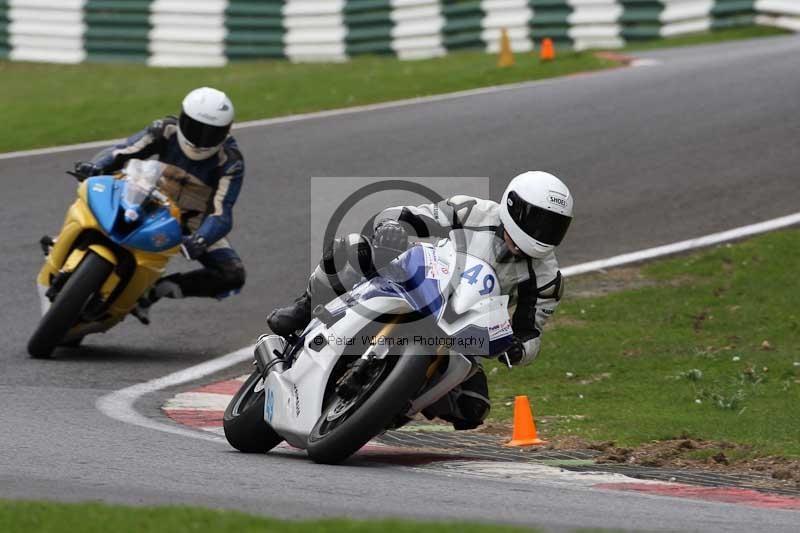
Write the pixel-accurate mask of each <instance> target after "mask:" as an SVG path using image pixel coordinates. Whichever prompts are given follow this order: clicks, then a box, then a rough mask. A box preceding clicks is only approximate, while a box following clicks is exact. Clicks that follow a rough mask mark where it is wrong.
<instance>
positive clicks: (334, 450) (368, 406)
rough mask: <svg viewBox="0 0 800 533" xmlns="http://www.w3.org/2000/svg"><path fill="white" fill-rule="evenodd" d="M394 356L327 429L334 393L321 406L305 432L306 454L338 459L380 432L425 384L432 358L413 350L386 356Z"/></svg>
mask: <svg viewBox="0 0 800 533" xmlns="http://www.w3.org/2000/svg"><path fill="white" fill-rule="evenodd" d="M388 358H394V359H396V362H395V364H394V366H393V367H391V368H390V369H388V375H387V376H386V377H385V379H384V380H383V381H382V382H381V383H379V384H378V385H377V388H375V390H374V392H372V394H370V395H369V397H367V398H366V399H365V400H364V401H363V403H362V404H361V405H360V406H357V407H356V410H355V411H354V412H353V413H352V414H351V415H349V416H348V417H347V418H346V419H345V420H344V421H342V422H341V423H339V424H337V425H336V426H335V427H333V428H332V429H326V422H327V421H328V419H327V416H328V412H329V411H330V409H331V405H332V404H335V403H336V399H337V397H334V399H333V401H332V402H328V406H327V407H326V408H325V409H323V412H322V416H320V418H319V420H318V421H317V423H316V424H315V425H314V428H313V429H312V430H311V433H310V434H309V436H308V449H307V451H308V455H309V457H311V459H312V460H313V461H314V462H316V463H323V464H337V463H341V462H342V461H344V460H345V459H347V458H348V457H350V456H351V455H353V454H354V453H355V452H357V451H358V450H359V449H360V448H361V447H362V446H364V445H365V444H366V443H367V442H369V440H370V439H372V438H373V437H375V436H376V435H378V434H380V433H381V432H383V431H384V430H385V429H386V428H387V427H388V426H389V425H390V424H391V423H392V421H394V420H395V418H396V417H397V415H398V414H400V413H402V412H403V410H404V409H407V408H408V406H409V403H410V400H411V398H412V397H413V395H414V394H416V393H417V392H418V391H419V389H420V388H421V387H422V386H423V385H424V384H425V380H426V379H427V376H426V372H427V370H428V366H429V365H430V363H431V358H430V357H428V356H424V355H417V354H413V353H408V354H402V355H399V356H398V355H395V356H391V355H390V356H388Z"/></svg>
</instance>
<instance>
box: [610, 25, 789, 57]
mask: <svg viewBox="0 0 800 533" xmlns="http://www.w3.org/2000/svg"><path fill="white" fill-rule="evenodd" d="M790 33H792V32H790V31H789V30H784V29H782V28H774V27H772V26H744V27H742V28H726V29H720V30H709V31H704V32H698V33H691V34H688V35H682V36H680V37H669V38H666V39H652V40H647V41H639V42H636V41H634V42H632V43H631V44H629V45H627V46H626V47H625V48H624V50H625V51H627V52H637V51H640V50H656V49H659V48H673V47H678V46H693V45H697V44H712V43H721V42H724V41H735V40H741V39H756V38H760V37H774V36H776V35H786V34H790Z"/></svg>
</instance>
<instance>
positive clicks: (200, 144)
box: [178, 87, 233, 161]
mask: <svg viewBox="0 0 800 533" xmlns="http://www.w3.org/2000/svg"><path fill="white" fill-rule="evenodd" d="M231 124H233V103H231V101H230V99H229V98H228V97H227V96H226V95H225V93H223V92H222V91H218V90H216V89H212V88H210V87H201V88H199V89H195V90H194V91H192V92H190V93H189V94H187V95H186V98H184V99H183V105H182V107H181V116H180V119H178V144H179V145H180V147H181V150H182V151H183V153H184V154H185V155H186V157H188V158H189V159H191V160H193V161H202V160H203V159H208V158H209V157H211V156H213V155H214V154H216V153H217V152H218V151H219V148H220V146H222V143H223V142H224V141H225V138H226V137H227V136H228V132H229V131H230V129H231Z"/></svg>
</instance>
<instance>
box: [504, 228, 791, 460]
mask: <svg viewBox="0 0 800 533" xmlns="http://www.w3.org/2000/svg"><path fill="white" fill-rule="evenodd" d="M799 271H800V230H797V229H791V230H786V231H781V232H777V233H772V234H768V235H764V236H760V237H757V238H754V239H752V240H748V241H745V242H741V243H737V244H727V245H722V246H719V247H716V248H713V249H711V250H707V251H702V252H698V253H695V254H692V255H688V256H682V257H676V258H672V259H668V260H663V261H659V262H656V263H653V264H650V265H647V266H644V267H642V268H629V269H626V270H625V275H624V276H622V277H620V276H619V275H618V274H617V276H618V277H617V278H616V279H612V278H613V276H614V275H615V274H613V272H609V273H608V274H605V275H599V276H596V280H595V281H596V283H594V284H592V283H588V284H587V283H586V281H583V280H581V279H580V278H577V279H574V280H567V296H566V297H565V299H564V301H563V302H562V306H561V308H560V309H559V311H558V313H556V316H555V317H554V320H553V324H552V328H550V329H551V331H548V332H547V333H546V334H545V336H544V341H543V342H544V345H543V348H542V355H541V356H540V359H539V360H538V361H536V363H534V364H533V365H531V366H529V367H525V368H520V369H514V370H512V371H508V370H506V369H504V368H503V367H501V366H499V365H495V366H494V367H493V368H491V369H490V370H489V372H490V377H489V379H490V386H491V388H492V393H493V404H494V409H493V413H492V416H493V417H494V419H495V420H499V421H508V420H509V419H510V417H511V407H510V405H511V402H512V400H513V395H514V394H528V395H529V396H530V397H531V400H532V403H533V406H534V410H535V412H536V415H537V420H538V421H539V422H540V429H542V430H543V432H544V433H545V434H546V436H549V437H556V438H565V437H570V436H574V437H579V438H581V439H586V440H588V441H593V442H599V441H607V440H609V441H616V442H617V443H618V444H620V445H624V446H636V445H643V444H648V443H651V442H652V441H654V440H659V441H661V440H668V439H679V438H684V439H685V438H694V439H704V440H705V439H707V440H709V441H716V442H722V443H723V444H722V446H723V447H726V446H728V444H725V443H736V444H738V445H743V446H744V448H738V451H737V452H736V453H738V454H742V455H747V456H748V457H759V456H767V455H782V456H786V457H794V458H800V423H798V406H799V405H800V352H799V351H798V347H800V311H799V310H798V307H797V295H798V292H797V278H796V276H797V272H799ZM570 284H572V285H573V287H574V286H576V285H578V286H579V285H584V286H592V285H594V286H600V285H603V284H605V285H609V284H610V285H618V286H620V287H634V288H630V289H623V290H615V291H610V292H609V291H608V290H606V292H607V294H605V295H602V296H596V295H595V296H591V295H590V296H588V297H587V296H581V295H580V294H577V295H576V294H575V293H574V291H572V292H571V291H570V288H569V287H570ZM495 368H496V370H495ZM685 446H687V447H689V448H690V449H695V448H698V451H696V452H694V453H696V454H697V455H698V456H702V455H703V454H713V453H717V451H718V450H717V451H702V450H711V449H712V448H713V447H708V446H699V447H695V446H693V445H689V444H686V445H685Z"/></svg>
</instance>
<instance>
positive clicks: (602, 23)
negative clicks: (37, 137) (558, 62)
mask: <svg viewBox="0 0 800 533" xmlns="http://www.w3.org/2000/svg"><path fill="white" fill-rule="evenodd" d="M755 22H758V23H761V24H770V25H776V26H781V27H784V28H788V29H791V30H795V31H800V0H0V57H4V56H8V57H9V58H11V59H13V60H18V61H49V62H62V63H77V62H81V61H85V60H90V61H147V63H148V64H150V65H156V66H201V65H202V66H219V65H224V64H225V63H227V62H228V61H229V60H231V59H234V60H236V59H248V58H265V57H275V58H288V59H290V60H292V61H344V60H346V59H347V58H348V57H351V56H354V55H358V54H364V53H371V54H393V55H396V56H398V57H400V58H402V59H417V58H426V57H436V56H441V55H443V54H445V53H447V52H448V51H450V50H455V49H459V48H473V49H474V48H483V49H484V50H486V51H488V52H492V53H495V52H497V50H498V47H499V41H500V34H501V31H502V30H503V29H505V30H507V31H508V34H509V37H510V41H511V47H512V49H513V50H514V51H517V52H525V51H530V50H531V49H533V48H534V47H535V44H536V43H537V42H539V41H540V40H541V39H542V38H544V37H550V38H552V39H553V40H554V41H556V43H557V44H558V45H560V46H569V47H572V48H575V49H578V50H584V49H590V48H618V47H621V46H623V45H624V44H625V43H626V42H628V41H631V40H637V39H648V38H657V37H671V36H674V35H681V34H686V33H693V32H698V31H705V30H708V29H711V28H721V27H731V26H743V25H748V24H753V23H755Z"/></svg>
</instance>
